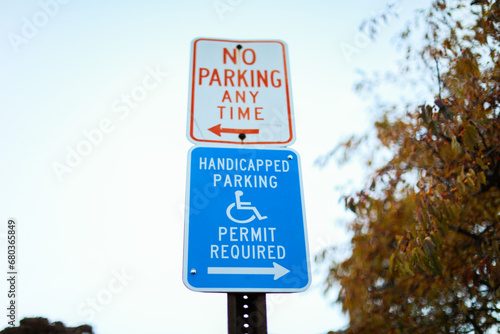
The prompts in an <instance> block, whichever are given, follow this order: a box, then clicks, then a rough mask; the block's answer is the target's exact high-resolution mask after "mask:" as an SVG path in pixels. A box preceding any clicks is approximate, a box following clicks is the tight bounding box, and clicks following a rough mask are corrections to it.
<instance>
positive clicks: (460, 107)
mask: <svg viewBox="0 0 500 334" xmlns="http://www.w3.org/2000/svg"><path fill="white" fill-rule="evenodd" d="M388 8H390V7H388ZM383 15H384V14H381V16H383ZM381 18H382V19H383V17H377V18H372V19H369V20H367V22H365V23H364V29H365V30H367V31H369V32H370V33H371V34H372V37H375V35H376V29H375V28H376V22H377V20H379V19H381ZM499 21H500V0H497V1H490V0H474V1H472V3H471V2H470V0H469V1H462V0H456V1H443V0H439V1H434V2H433V3H432V5H431V6H430V7H429V8H427V9H424V10H421V11H419V12H417V13H416V19H415V21H414V22H410V23H409V24H408V26H407V28H406V29H404V31H403V32H402V33H401V35H399V44H400V46H402V47H403V50H404V51H405V56H404V59H403V62H402V63H401V68H400V69H399V72H398V73H397V75H388V76H385V78H390V80H392V83H393V84H394V83H395V84H396V85H398V84H407V83H409V82H415V78H417V77H422V76H424V77H425V76H426V77H427V79H421V80H424V81H426V82H425V83H424V84H428V85H430V87H431V89H432V91H433V93H432V95H434V96H432V95H430V96H429V101H427V102H426V103H425V104H422V102H421V101H420V103H413V101H411V97H410V98H409V99H410V101H409V102H408V103H399V104H393V105H390V104H380V105H378V106H377V111H378V114H379V115H380V117H379V118H378V119H377V121H376V122H374V124H373V131H371V132H369V133H368V134H367V135H362V136H355V137H352V138H350V139H348V140H346V141H345V142H343V143H342V144H340V145H339V146H338V147H336V148H335V149H334V150H332V151H331V152H330V153H329V154H328V155H327V156H326V157H324V158H323V161H322V163H326V161H328V160H329V159H334V160H337V161H339V162H342V163H346V162H350V161H351V160H352V154H353V153H354V152H356V151H359V150H362V147H365V148H366V147H369V151H370V152H372V153H371V154H370V156H368V157H367V158H366V159H365V160H364V163H365V164H366V166H367V168H372V169H373V170H372V171H373V172H372V173H371V175H370V176H369V178H368V180H367V182H366V183H365V186H364V187H362V189H360V190H359V191H356V192H355V193H352V194H349V195H346V196H344V197H343V200H344V202H345V206H346V208H347V209H348V210H351V211H352V212H353V213H354V216H355V218H354V219H353V221H352V222H350V224H349V227H350V229H351V230H352V233H353V238H352V241H351V249H352V253H351V254H350V255H349V257H348V258H347V259H346V260H343V261H339V262H337V261H335V254H334V253H335V249H334V247H331V248H328V249H325V250H324V251H323V252H322V254H319V255H318V256H317V260H318V261H323V262H326V263H329V264H330V265H329V272H328V275H327V278H326V292H327V293H328V292H329V291H331V289H332V287H335V286H338V284H340V288H341V289H340V292H339V295H338V302H340V303H341V304H342V308H343V310H344V311H345V312H346V313H347V314H348V315H349V319H350V322H349V326H348V328H347V329H345V330H342V331H338V332H335V333H487V332H488V330H495V331H496V330H498V328H499V322H500V305H499V297H500V263H499V256H500V246H499V244H500V224H499V220H500V218H499V212H500V168H499V166H500V120H499V117H500V107H499V93H500V60H499V51H500V48H499V46H500V45H499V43H500V23H499ZM418 24H420V25H418ZM370 25H371V26H372V27H371V28H370ZM366 27H368V29H366ZM417 27H420V28H417ZM415 34H418V36H420V34H422V36H421V38H420V37H418V43H415ZM413 45H419V46H418V47H413ZM428 78H432V79H431V80H429V79H428ZM416 81H417V83H418V80H416ZM386 84H387V82H383V81H381V80H378V79H377V80H375V81H373V80H369V79H366V78H365V79H364V80H362V81H361V82H360V84H359V85H358V86H357V89H358V90H359V91H360V92H362V93H365V94H371V93H372V89H373V87H381V86H384V85H386ZM418 84H422V82H420V83H418ZM407 96H409V95H408V94H407ZM418 104H420V105H418ZM381 157H383V159H384V162H383V163H382V164H380V163H379V161H380V160H381ZM331 333H334V332H331Z"/></svg>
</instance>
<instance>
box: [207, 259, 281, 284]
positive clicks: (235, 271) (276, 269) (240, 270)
mask: <svg viewBox="0 0 500 334" xmlns="http://www.w3.org/2000/svg"><path fill="white" fill-rule="evenodd" d="M289 272H290V270H288V269H286V268H285V267H282V266H280V265H279V264H277V263H276V262H273V267H272V268H258V267H208V273H209V274H220V275H274V280H277V279H278V278H280V277H281V276H284V275H286V274H288V273H289Z"/></svg>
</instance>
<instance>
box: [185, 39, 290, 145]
mask: <svg viewBox="0 0 500 334" xmlns="http://www.w3.org/2000/svg"><path fill="white" fill-rule="evenodd" d="M288 63H289V62H288V52H287V46H286V44H285V43H284V42H282V41H278V40H255V41H237V40H223V39H209V38H198V39H195V40H194V41H193V42H192V48H191V69H190V71H191V72H190V86H189V103H188V105H189V107H188V108H189V110H188V122H187V123H188V129H187V137H188V139H189V140H190V141H191V142H192V143H194V144H200V143H217V144H254V145H255V144H261V145H276V146H287V145H291V144H292V143H293V142H294V141H295V129H294V122H293V106H292V92H291V86H290V70H289V65H288Z"/></svg>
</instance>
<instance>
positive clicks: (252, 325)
mask: <svg viewBox="0 0 500 334" xmlns="http://www.w3.org/2000/svg"><path fill="white" fill-rule="evenodd" d="M227 323H228V326H227V329H228V333H229V334H243V333H244V334H247V333H248V334H267V314H266V294H265V293H228V294H227Z"/></svg>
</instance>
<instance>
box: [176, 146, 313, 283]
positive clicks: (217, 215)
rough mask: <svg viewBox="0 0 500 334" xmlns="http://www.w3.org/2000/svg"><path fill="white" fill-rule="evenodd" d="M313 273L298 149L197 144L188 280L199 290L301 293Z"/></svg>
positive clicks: (189, 192) (189, 208) (191, 175)
mask: <svg viewBox="0 0 500 334" xmlns="http://www.w3.org/2000/svg"><path fill="white" fill-rule="evenodd" d="M310 277H311V274H310V264H309V254H308V247H307V232H306V222H305V212H304V204H303V195H302V180H301V171H300V161H299V156H298V154H297V153H296V152H295V151H294V150H291V149H250V148H240V147H238V148H223V147H203V146H195V147H194V148H191V150H190V151H189V155H188V175H187V188H186V217H185V231H184V269H183V281H184V284H185V285H186V286H187V287H188V288H189V289H191V290H195V291H219V292H237V291H240V292H296V291H303V290H305V289H307V288H308V286H309V285H310V282H311V278H310Z"/></svg>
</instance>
